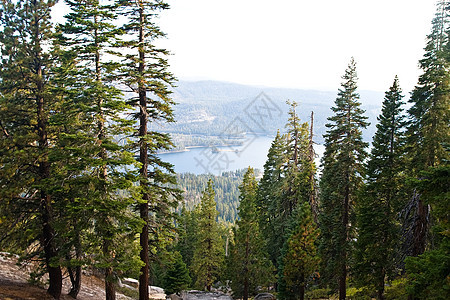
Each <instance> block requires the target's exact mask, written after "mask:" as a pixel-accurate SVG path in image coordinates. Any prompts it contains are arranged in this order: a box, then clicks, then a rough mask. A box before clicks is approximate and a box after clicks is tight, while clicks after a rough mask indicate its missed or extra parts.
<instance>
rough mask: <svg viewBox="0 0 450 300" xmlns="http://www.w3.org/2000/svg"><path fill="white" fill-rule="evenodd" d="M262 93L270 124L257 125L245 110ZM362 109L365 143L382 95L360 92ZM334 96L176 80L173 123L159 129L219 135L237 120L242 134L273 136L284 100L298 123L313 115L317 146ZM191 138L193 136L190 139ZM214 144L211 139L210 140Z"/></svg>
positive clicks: (281, 120) (283, 114) (183, 140)
mask: <svg viewBox="0 0 450 300" xmlns="http://www.w3.org/2000/svg"><path fill="white" fill-rule="evenodd" d="M261 92H264V94H265V95H267V97H268V98H269V99H270V101H272V103H269V105H274V106H276V108H275V107H270V108H271V109H273V110H274V111H273V116H274V120H273V122H270V123H268V124H265V125H266V126H264V128H261V126H258V124H256V123H255V122H254V120H252V119H251V118H250V117H249V115H248V114H247V113H246V108H247V107H251V105H252V103H253V102H255V101H256V102H257V98H258V96H259V95H260V94H261ZM360 93H361V102H362V107H363V108H364V109H365V111H366V113H367V116H368V117H369V120H370V121H371V124H373V125H372V126H369V128H368V130H367V131H365V132H364V138H365V140H367V141H369V140H370V139H371V137H372V135H373V134H374V132H375V125H374V124H375V123H376V118H377V116H378V114H379V112H380V109H381V107H380V103H381V101H382V99H383V93H382V92H373V91H361V92H360ZM334 95H335V93H334V92H330V91H313V90H297V89H282V88H270V87H253V86H245V85H239V84H235V83H225V82H217V81H199V82H190V81H179V82H177V86H176V87H175V88H174V95H173V99H174V100H175V101H176V102H177V105H176V106H175V108H174V114H175V117H176V118H177V122H176V123H174V124H170V125H164V127H162V128H161V130H163V131H165V132H170V133H177V134H184V135H202V136H220V135H223V133H224V128H227V126H229V125H230V124H234V123H235V122H234V121H235V119H236V118H239V120H240V121H242V123H243V124H240V129H241V132H242V133H245V132H249V131H251V132H255V133H264V134H268V135H272V136H274V135H275V134H276V132H277V130H278V129H281V130H282V129H283V128H284V124H285V123H286V120H287V117H286V116H287V112H288V108H289V106H288V105H287V104H286V100H292V101H296V102H298V104H299V108H298V114H299V117H300V118H301V119H302V120H307V119H309V116H310V114H311V112H312V111H314V114H315V122H314V125H315V130H314V131H315V135H316V139H317V141H316V142H318V143H323V139H322V135H323V134H324V133H325V130H326V128H325V123H326V118H327V117H328V116H329V114H330V106H331V104H332V99H333V98H334ZM277 109H279V110H280V111H279V112H278V111H275V110H277ZM174 137H175V138H174V140H175V142H177V141H179V143H180V144H183V145H186V146H189V145H202V144H204V142H205V141H204V140H203V141H201V140H199V141H196V140H192V141H190V142H187V141H186V139H187V137H185V138H183V137H180V136H174ZM194 138H195V137H194ZM211 143H212V144H214V140H211Z"/></svg>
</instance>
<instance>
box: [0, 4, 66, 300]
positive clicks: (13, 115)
mask: <svg viewBox="0 0 450 300" xmlns="http://www.w3.org/2000/svg"><path fill="white" fill-rule="evenodd" d="M54 4H55V1H37V0H34V1H2V4H1V6H0V9H1V33H0V45H1V50H2V61H1V66H0V68H1V74H0V76H1V80H0V82H1V83H0V85H1V88H0V91H1V94H0V97H1V98H0V99H1V100H0V101H1V102H0V107H1V113H0V126H1V129H2V134H1V140H0V142H1V145H0V149H1V150H0V151H1V153H0V166H1V169H2V171H1V172H0V173H1V174H0V186H1V187H2V188H1V190H2V191H1V192H0V193H1V195H0V198H1V199H2V216H5V215H6V216H7V215H8V214H9V213H11V215H9V217H11V221H12V223H11V224H10V226H8V227H9V228H7V230H8V231H10V233H11V232H13V231H16V230H19V231H20V230H21V229H24V228H26V230H25V231H22V233H21V234H23V232H27V234H26V236H24V237H22V238H23V239H24V240H26V244H22V245H20V246H19V247H20V248H22V250H24V248H26V247H27V246H28V245H29V244H30V243H33V242H35V241H39V242H40V245H41V250H43V254H44V255H43V256H44V262H45V266H46V270H47V272H48V275H49V287H48V290H47V291H48V293H49V294H50V295H51V296H53V297H54V298H59V297H60V295H61V288H62V272H61V267H60V263H59V260H58V256H59V253H58V245H56V242H55V236H56V235H55V228H54V221H55V212H54V210H53V206H54V201H55V199H53V197H52V189H51V181H52V174H53V172H54V171H55V168H56V169H57V162H55V161H54V159H53V157H52V154H53V150H54V145H55V139H56V136H57V132H58V129H57V128H55V126H53V124H52V122H51V120H52V118H53V117H54V116H55V115H56V114H58V113H59V112H60V111H61V110H60V109H59V107H58V103H57V100H58V99H59V97H61V96H62V95H61V94H57V92H55V91H54V90H53V89H52V87H53V84H54V82H53V76H52V71H53V70H54V68H55V67H56V64H57V62H58V53H57V51H56V50H55V48H54V47H53V46H52V44H53V29H52V25H51V22H50V11H51V8H52V6H53V5H54ZM22 226H24V227H22ZM16 232H17V231H16ZM22 238H21V239H22Z"/></svg>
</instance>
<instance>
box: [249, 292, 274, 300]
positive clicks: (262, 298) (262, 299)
mask: <svg viewBox="0 0 450 300" xmlns="http://www.w3.org/2000/svg"><path fill="white" fill-rule="evenodd" d="M275 299H276V297H275V296H274V295H272V294H270V293H261V294H258V295H256V296H255V298H254V300H275Z"/></svg>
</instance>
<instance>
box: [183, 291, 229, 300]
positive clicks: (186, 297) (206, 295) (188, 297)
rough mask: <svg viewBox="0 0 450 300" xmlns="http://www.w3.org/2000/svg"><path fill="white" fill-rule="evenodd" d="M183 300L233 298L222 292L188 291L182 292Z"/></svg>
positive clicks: (221, 299)
mask: <svg viewBox="0 0 450 300" xmlns="http://www.w3.org/2000/svg"><path fill="white" fill-rule="evenodd" d="M181 298H183V300H233V298H231V296H229V295H226V294H224V293H220V292H202V291H195V290H192V291H188V292H183V293H182V294H181Z"/></svg>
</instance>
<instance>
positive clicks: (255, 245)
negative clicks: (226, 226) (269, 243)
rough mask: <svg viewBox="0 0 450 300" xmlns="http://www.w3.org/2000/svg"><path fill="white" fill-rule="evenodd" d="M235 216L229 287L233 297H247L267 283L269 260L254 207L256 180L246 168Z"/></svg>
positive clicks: (245, 299) (269, 268) (252, 173)
mask: <svg viewBox="0 0 450 300" xmlns="http://www.w3.org/2000/svg"><path fill="white" fill-rule="evenodd" d="M239 190H240V195H239V200H240V204H239V220H238V221H237V222H236V226H237V229H236V234H235V244H234V247H233V251H232V252H231V254H230V256H231V258H230V260H231V264H230V266H231V270H230V272H229V273H230V275H231V288H232V290H233V295H234V297H238V298H241V297H242V299H244V300H247V299H249V297H250V296H251V295H252V294H256V293H257V288H258V287H259V286H264V285H266V284H268V283H269V280H270V279H271V277H272V274H271V269H272V266H271V263H270V261H269V260H268V257H267V254H266V253H265V251H264V248H265V247H264V240H263V238H262V236H261V232H260V230H259V224H258V214H257V210H256V191H257V183H256V179H255V174H254V171H253V169H252V168H250V167H249V168H248V169H247V172H246V173H245V175H244V179H243V182H242V184H241V185H240V187H239Z"/></svg>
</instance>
